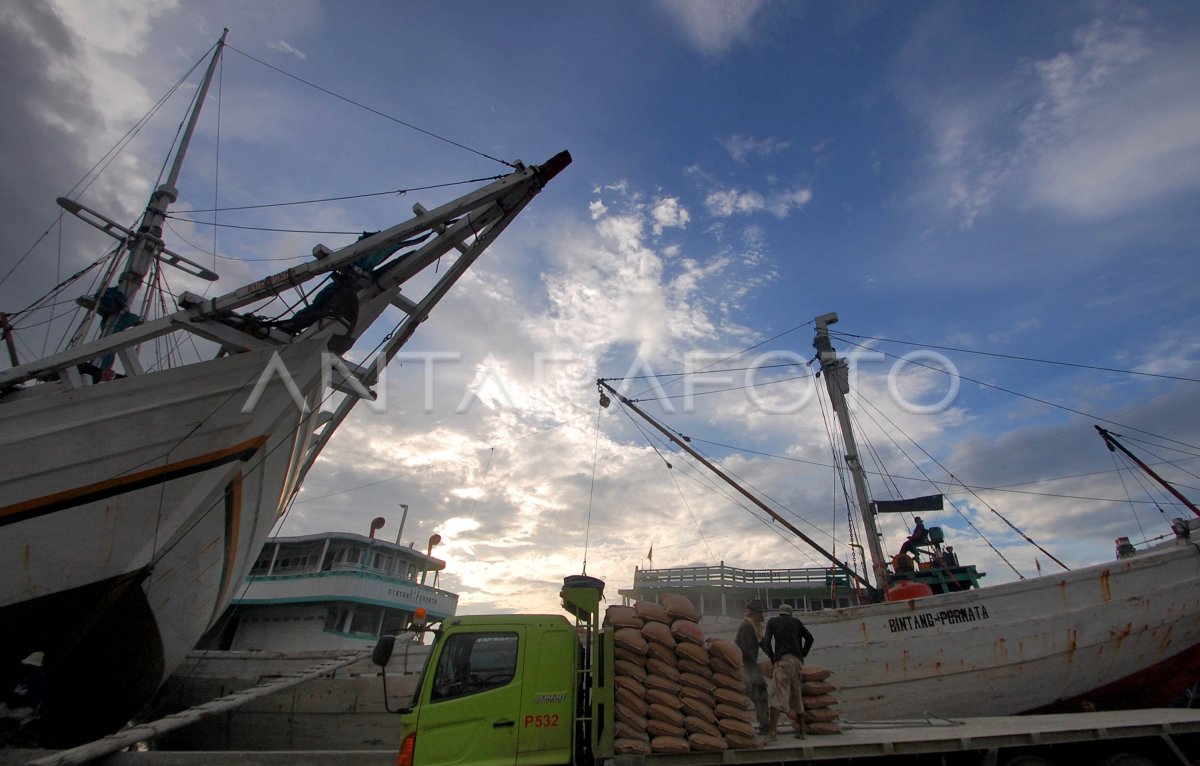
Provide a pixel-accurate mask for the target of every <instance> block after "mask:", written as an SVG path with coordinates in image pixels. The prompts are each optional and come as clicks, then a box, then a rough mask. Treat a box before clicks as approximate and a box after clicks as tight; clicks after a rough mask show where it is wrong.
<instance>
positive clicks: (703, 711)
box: [679, 697, 717, 725]
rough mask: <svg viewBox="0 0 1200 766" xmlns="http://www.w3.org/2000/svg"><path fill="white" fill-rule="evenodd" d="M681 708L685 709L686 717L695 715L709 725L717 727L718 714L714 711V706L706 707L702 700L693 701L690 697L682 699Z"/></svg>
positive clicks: (680, 700)
mask: <svg viewBox="0 0 1200 766" xmlns="http://www.w3.org/2000/svg"><path fill="white" fill-rule="evenodd" d="M679 706H680V707H681V708H682V709H683V713H684V716H685V717H686V716H689V715H694V716H696V717H697V718H703V719H704V720H706V721H708V722H709V723H711V724H713V725H716V723H717V713H716V711H715V710H713V706H712V705H706V704H704V703H703V702H701V701H700V700H695V699H691V698H689V697H680V698H679Z"/></svg>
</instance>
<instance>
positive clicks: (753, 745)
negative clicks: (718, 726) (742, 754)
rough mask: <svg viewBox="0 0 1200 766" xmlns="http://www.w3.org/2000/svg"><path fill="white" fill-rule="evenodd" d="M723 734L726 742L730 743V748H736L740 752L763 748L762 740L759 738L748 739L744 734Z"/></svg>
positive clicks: (751, 737)
mask: <svg viewBox="0 0 1200 766" xmlns="http://www.w3.org/2000/svg"><path fill="white" fill-rule="evenodd" d="M722 733H723V734H725V741H726V742H728V743H729V746H730V747H735V748H737V749H738V750H757V749H758V748H760V747H762V746H763V741H762V738H761V737H758V736H750V737H747V736H745V735H744V734H736V733H732V732H730V733H725V732H722Z"/></svg>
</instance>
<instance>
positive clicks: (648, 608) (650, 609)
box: [633, 601, 671, 625]
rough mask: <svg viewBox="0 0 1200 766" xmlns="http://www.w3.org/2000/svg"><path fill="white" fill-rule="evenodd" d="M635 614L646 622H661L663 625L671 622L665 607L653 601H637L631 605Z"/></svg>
mask: <svg viewBox="0 0 1200 766" xmlns="http://www.w3.org/2000/svg"><path fill="white" fill-rule="evenodd" d="M633 608H634V611H636V612H637V616H638V617H641V618H642V619H643V620H644V621H646V622H661V623H663V624H664V625H670V624H671V615H670V614H669V613H668V612H667V610H666V607H663V606H660V605H659V604H656V603H654V602H653V601H638V602H637V603H635V604H634V605H633Z"/></svg>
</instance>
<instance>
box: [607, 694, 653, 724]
mask: <svg viewBox="0 0 1200 766" xmlns="http://www.w3.org/2000/svg"><path fill="white" fill-rule="evenodd" d="M614 694H615V696H616V698H617V704H618V705H624V706H625V707H627V708H629V710H630V711H631V712H632V713H633V714H635V715H638V716H640V717H642V718H645V717H646V711H647V710H649V709H650V706H649V705H647V704H646V700H644V699H642V698H641V697H639V696H638V695H636V694H634V693H633V692H631V691H629V690H628V689H622V688H621V687H620V686H618V687H616V691H615V692H614Z"/></svg>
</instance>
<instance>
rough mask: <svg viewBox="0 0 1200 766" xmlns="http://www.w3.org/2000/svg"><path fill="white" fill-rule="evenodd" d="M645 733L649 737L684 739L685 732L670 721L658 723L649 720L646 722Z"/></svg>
mask: <svg viewBox="0 0 1200 766" xmlns="http://www.w3.org/2000/svg"><path fill="white" fill-rule="evenodd" d="M646 733H647V734H649V735H650V736H651V737H686V736H687V731H686V730H685V729H684V728H683V727H682V726H676V725H675V724H673V723H671V722H670V721H660V720H659V719H657V718H651V719H650V720H649V721H646Z"/></svg>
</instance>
